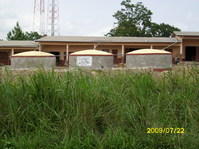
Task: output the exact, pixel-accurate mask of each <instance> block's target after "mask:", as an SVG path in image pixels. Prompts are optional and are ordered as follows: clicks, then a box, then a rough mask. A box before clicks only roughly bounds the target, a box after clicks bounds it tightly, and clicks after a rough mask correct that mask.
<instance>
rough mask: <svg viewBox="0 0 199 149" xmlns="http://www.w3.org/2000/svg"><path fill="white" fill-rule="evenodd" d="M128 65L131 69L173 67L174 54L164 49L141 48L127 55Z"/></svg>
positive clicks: (164, 68)
mask: <svg viewBox="0 0 199 149" xmlns="http://www.w3.org/2000/svg"><path fill="white" fill-rule="evenodd" d="M126 67H127V68H129V69H139V68H142V69H145V68H152V69H157V70H158V69H159V70H166V69H171V68H172V54H171V53H170V52H167V51H164V50H157V49H141V50H136V51H133V52H129V53H127V55H126Z"/></svg>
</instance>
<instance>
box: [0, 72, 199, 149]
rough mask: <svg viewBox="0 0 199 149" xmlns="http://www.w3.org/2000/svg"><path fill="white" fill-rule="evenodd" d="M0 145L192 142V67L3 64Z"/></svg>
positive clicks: (136, 147) (197, 133)
mask: <svg viewBox="0 0 199 149" xmlns="http://www.w3.org/2000/svg"><path fill="white" fill-rule="evenodd" d="M147 128H184V129H185V133H184V134H174V133H171V132H170V133H165V132H164V133H153V134H147ZM0 148H1V149H197V148H199V69H197V68H189V69H186V70H185V69H182V70H179V71H176V72H168V73H163V74H161V75H160V74H158V75H157V74H153V73H150V72H137V73H135V72H128V71H125V72H124V71H118V72H106V73H105V72H96V73H94V74H93V73H90V72H88V71H87V72H84V71H74V72H65V73H56V72H53V71H52V72H45V71H38V72H34V73H24V74H23V73H21V74H16V73H12V72H9V71H5V72H2V73H0Z"/></svg>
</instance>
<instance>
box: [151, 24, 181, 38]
mask: <svg viewBox="0 0 199 149" xmlns="http://www.w3.org/2000/svg"><path fill="white" fill-rule="evenodd" d="M174 31H180V29H179V28H177V27H174V26H171V25H169V24H165V23H161V24H156V23H152V24H151V28H150V32H151V36H153V37H169V36H171V34H172V33H173V32H174Z"/></svg>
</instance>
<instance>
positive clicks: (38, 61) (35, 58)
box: [11, 51, 56, 68]
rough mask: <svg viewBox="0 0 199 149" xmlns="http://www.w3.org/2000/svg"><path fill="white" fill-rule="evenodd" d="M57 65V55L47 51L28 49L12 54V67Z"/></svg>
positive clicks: (48, 66)
mask: <svg viewBox="0 0 199 149" xmlns="http://www.w3.org/2000/svg"><path fill="white" fill-rule="evenodd" d="M55 65H56V57H55V55H53V54H50V53H46V52H40V51H28V52H22V53H18V54H15V55H13V56H11V66H12V68H39V67H40V68H52V67H55Z"/></svg>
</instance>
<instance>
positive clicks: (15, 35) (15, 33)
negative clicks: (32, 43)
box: [7, 22, 26, 40]
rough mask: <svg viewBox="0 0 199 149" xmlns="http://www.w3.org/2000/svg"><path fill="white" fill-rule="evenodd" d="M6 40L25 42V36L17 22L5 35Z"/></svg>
mask: <svg viewBox="0 0 199 149" xmlns="http://www.w3.org/2000/svg"><path fill="white" fill-rule="evenodd" d="M7 39H8V40H26V37H25V34H24V32H23V31H22V29H21V27H20V26H19V23H18V22H17V24H16V26H15V27H14V29H12V30H11V31H10V32H9V33H8V34H7Z"/></svg>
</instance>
